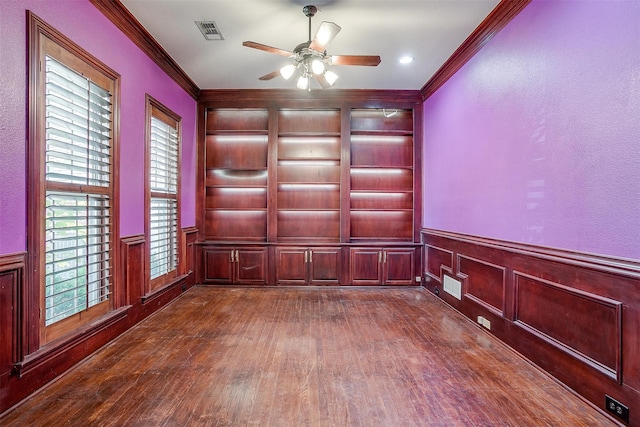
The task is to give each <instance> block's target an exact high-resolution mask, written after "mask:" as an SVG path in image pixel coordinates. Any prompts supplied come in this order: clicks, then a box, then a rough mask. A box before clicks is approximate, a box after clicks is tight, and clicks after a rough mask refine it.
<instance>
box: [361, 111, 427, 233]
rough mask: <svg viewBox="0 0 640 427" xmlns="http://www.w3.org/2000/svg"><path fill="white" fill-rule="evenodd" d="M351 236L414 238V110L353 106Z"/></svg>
mask: <svg viewBox="0 0 640 427" xmlns="http://www.w3.org/2000/svg"><path fill="white" fill-rule="evenodd" d="M350 137H351V141H350V142H351V144H350V148H351V168H350V180H351V191H350V194H349V202H350V211H349V223H350V230H351V235H350V240H351V241H367V240H372V241H373V240H399V241H403V240H409V241H410V240H412V239H413V208H414V206H413V203H414V194H413V185H414V176H413V174H414V171H413V166H414V160H415V159H414V146H413V112H412V111H409V110H396V109H390V110H388V111H387V110H384V111H383V110H382V109H355V110H352V111H351V136H350Z"/></svg>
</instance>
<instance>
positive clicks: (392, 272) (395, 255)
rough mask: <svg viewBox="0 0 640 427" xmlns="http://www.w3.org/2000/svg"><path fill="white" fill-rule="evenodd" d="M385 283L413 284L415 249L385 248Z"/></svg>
mask: <svg viewBox="0 0 640 427" xmlns="http://www.w3.org/2000/svg"><path fill="white" fill-rule="evenodd" d="M383 264H384V278H383V282H384V284H385V285H413V284H414V283H413V280H414V277H413V276H414V272H415V249H385V251H384V254H383Z"/></svg>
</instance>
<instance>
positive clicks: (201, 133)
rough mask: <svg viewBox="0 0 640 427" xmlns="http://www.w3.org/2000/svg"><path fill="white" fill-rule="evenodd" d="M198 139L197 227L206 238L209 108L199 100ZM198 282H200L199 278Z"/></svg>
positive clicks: (199, 232)
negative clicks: (206, 166) (206, 163)
mask: <svg viewBox="0 0 640 427" xmlns="http://www.w3.org/2000/svg"><path fill="white" fill-rule="evenodd" d="M196 121H197V129H196V134H197V139H196V228H197V229H198V240H199V241H202V240H204V229H205V223H206V221H205V217H206V216H205V209H204V207H205V200H204V199H205V186H206V185H205V179H206V175H205V166H204V165H205V155H206V150H205V148H206V147H205V146H206V138H207V137H206V135H207V108H206V107H205V106H204V105H203V104H202V103H200V102H198V115H197V117H196ZM197 280H198V283H200V281H199V279H197Z"/></svg>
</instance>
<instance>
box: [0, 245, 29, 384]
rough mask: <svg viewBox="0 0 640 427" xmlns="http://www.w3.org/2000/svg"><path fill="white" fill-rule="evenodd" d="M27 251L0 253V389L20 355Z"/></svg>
mask: <svg viewBox="0 0 640 427" xmlns="http://www.w3.org/2000/svg"><path fill="white" fill-rule="evenodd" d="M25 257H26V254H24V253H19V254H10V255H2V256H0V388H2V389H4V386H5V382H6V378H5V377H7V376H8V375H9V374H10V373H11V370H12V368H13V364H14V363H15V362H17V361H18V359H19V357H20V347H21V346H20V339H21V335H22V334H21V332H20V324H21V323H20V316H21V309H20V308H21V307H20V294H21V292H22V288H23V283H24V281H23V278H24V269H25Z"/></svg>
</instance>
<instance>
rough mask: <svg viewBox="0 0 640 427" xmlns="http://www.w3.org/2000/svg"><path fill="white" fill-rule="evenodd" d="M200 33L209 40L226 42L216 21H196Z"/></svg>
mask: <svg viewBox="0 0 640 427" xmlns="http://www.w3.org/2000/svg"><path fill="white" fill-rule="evenodd" d="M195 22H196V25H197V26H198V28H199V29H200V32H201V33H202V35H203V36H204V38H205V39H207V40H224V37H222V33H221V32H220V30H219V29H218V26H217V25H216V23H215V21H195Z"/></svg>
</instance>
